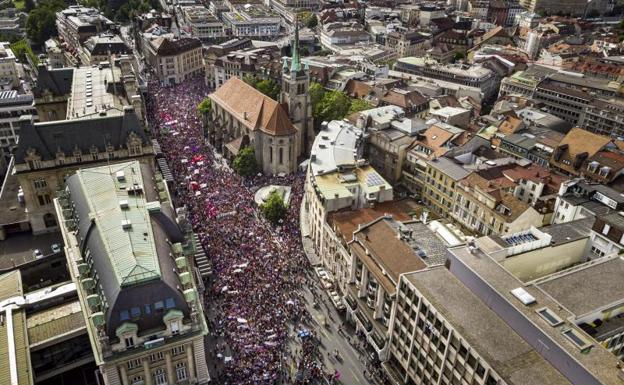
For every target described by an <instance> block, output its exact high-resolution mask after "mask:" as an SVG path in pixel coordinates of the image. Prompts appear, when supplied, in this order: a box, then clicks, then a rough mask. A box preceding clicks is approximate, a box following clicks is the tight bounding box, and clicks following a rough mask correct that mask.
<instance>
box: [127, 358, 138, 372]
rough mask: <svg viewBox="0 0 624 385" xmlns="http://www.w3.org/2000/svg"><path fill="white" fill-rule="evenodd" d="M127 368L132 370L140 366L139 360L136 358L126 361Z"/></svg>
mask: <svg viewBox="0 0 624 385" xmlns="http://www.w3.org/2000/svg"><path fill="white" fill-rule="evenodd" d="M127 365H128V369H130V370H132V369H135V368H138V367H139V366H141V360H139V359H136V360H130V361H128V364H127Z"/></svg>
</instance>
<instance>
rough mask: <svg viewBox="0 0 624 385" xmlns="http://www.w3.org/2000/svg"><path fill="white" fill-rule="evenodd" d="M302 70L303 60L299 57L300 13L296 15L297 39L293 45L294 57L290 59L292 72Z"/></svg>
mask: <svg viewBox="0 0 624 385" xmlns="http://www.w3.org/2000/svg"><path fill="white" fill-rule="evenodd" d="M299 71H301V60H300V59H299V15H297V16H296V17H295V41H294V43H293V47H292V59H291V61H290V72H299Z"/></svg>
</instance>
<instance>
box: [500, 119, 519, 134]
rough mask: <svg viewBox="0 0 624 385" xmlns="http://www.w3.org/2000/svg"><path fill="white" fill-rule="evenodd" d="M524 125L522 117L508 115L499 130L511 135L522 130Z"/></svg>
mask: <svg viewBox="0 0 624 385" xmlns="http://www.w3.org/2000/svg"><path fill="white" fill-rule="evenodd" d="M522 126H523V124H522V119H519V118H517V117H514V116H507V117H506V118H505V120H503V122H502V123H501V125H500V126H499V127H498V131H499V132H500V133H502V134H505V135H511V134H515V133H516V132H517V131H518V130H520V129H521V128H522Z"/></svg>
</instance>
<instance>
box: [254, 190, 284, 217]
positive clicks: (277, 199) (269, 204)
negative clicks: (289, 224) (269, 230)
mask: <svg viewBox="0 0 624 385" xmlns="http://www.w3.org/2000/svg"><path fill="white" fill-rule="evenodd" d="M260 209H261V210H262V214H263V215H264V217H265V218H266V219H267V220H268V221H269V222H271V223H272V224H277V223H278V222H279V220H280V219H283V218H285V217H286V214H287V213H288V207H286V204H285V203H284V199H282V196H281V195H280V194H278V193H277V191H273V192H272V193H271V194H269V197H268V198H267V200H266V201H265V202H264V204H263V205H262V207H260Z"/></svg>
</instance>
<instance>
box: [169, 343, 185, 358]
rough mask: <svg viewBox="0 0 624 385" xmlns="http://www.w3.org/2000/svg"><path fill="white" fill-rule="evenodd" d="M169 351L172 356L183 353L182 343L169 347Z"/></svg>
mask: <svg viewBox="0 0 624 385" xmlns="http://www.w3.org/2000/svg"><path fill="white" fill-rule="evenodd" d="M171 353H172V354H173V355H174V356H178V355H180V354H182V353H184V345H180V346H176V347H174V348H173V349H171Z"/></svg>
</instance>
